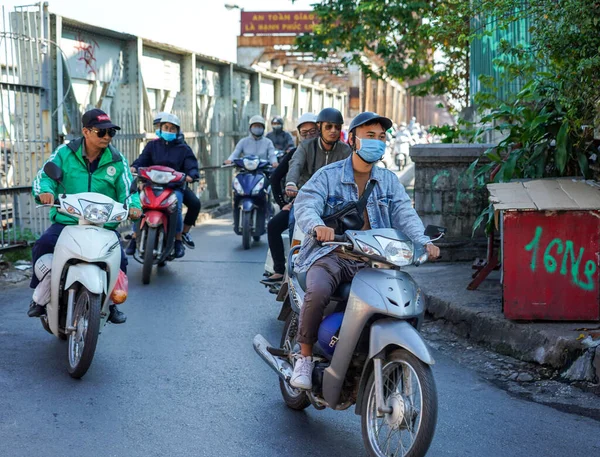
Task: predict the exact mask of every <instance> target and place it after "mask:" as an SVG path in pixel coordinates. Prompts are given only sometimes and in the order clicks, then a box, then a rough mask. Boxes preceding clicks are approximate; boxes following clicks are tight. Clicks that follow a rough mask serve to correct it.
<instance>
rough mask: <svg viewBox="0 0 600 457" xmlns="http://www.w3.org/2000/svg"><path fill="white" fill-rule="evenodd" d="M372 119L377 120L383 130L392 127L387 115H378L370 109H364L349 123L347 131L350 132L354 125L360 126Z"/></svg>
mask: <svg viewBox="0 0 600 457" xmlns="http://www.w3.org/2000/svg"><path fill="white" fill-rule="evenodd" d="M372 121H377V122H379V123H380V124H381V126H382V127H383V130H388V129H389V128H391V127H392V124H393V122H392V121H391V120H390V119H388V118H387V117H384V116H380V115H379V114H377V113H372V112H371V111H365V112H364V113H360V114H359V115H358V116H356V117H355V118H354V119H352V122H351V123H350V128H349V129H348V131H349V132H352V131H353V130H354V129H355V128H356V127H360V126H361V125H364V124H366V123H370V122H372Z"/></svg>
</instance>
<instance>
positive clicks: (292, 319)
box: [279, 313, 310, 411]
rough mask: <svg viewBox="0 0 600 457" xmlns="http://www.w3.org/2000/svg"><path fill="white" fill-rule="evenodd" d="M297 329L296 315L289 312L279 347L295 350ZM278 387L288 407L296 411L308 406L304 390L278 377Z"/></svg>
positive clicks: (308, 401)
mask: <svg viewBox="0 0 600 457" xmlns="http://www.w3.org/2000/svg"><path fill="white" fill-rule="evenodd" d="M297 331H298V315H297V314H296V313H290V315H289V316H288V318H287V320H286V321H285V326H284V327H283V333H282V334H281V347H282V348H283V349H287V350H288V351H291V350H294V351H295V350H296V348H294V346H296V345H297V343H296V332H297ZM298 349H299V348H298ZM279 389H280V390H281V395H282V397H283V401H284V402H285V404H286V405H287V406H288V408H291V409H295V410H296V411H302V410H304V409H306V408H308V407H309V406H310V399H309V398H308V395H306V392H304V391H302V390H299V389H295V388H293V387H292V386H290V384H289V383H287V382H285V381H284V380H283V379H281V378H279Z"/></svg>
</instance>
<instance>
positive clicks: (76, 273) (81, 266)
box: [64, 263, 107, 294]
mask: <svg viewBox="0 0 600 457" xmlns="http://www.w3.org/2000/svg"><path fill="white" fill-rule="evenodd" d="M76 282H78V283H80V284H81V285H83V286H84V287H85V288H86V289H87V290H89V291H90V292H91V293H93V294H101V293H104V294H106V293H107V290H106V289H107V280H106V271H104V270H102V269H101V268H100V267H99V266H98V265H93V264H91V263H78V264H76V265H71V266H70V267H69V270H68V271H67V278H66V280H65V287H64V289H65V290H68V289H70V288H71V286H72V285H73V284H75V283H76Z"/></svg>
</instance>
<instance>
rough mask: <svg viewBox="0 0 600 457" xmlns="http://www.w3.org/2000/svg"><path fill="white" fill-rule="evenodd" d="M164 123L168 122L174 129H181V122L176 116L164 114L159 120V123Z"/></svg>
mask: <svg viewBox="0 0 600 457" xmlns="http://www.w3.org/2000/svg"><path fill="white" fill-rule="evenodd" d="M165 122H169V123H171V124H173V125H174V126H175V127H177V129H180V128H181V121H180V120H179V118H178V117H177V116H175V115H174V114H165V115H164V116H163V117H162V118H161V119H160V123H161V124H164V123H165Z"/></svg>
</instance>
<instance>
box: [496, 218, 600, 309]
mask: <svg viewBox="0 0 600 457" xmlns="http://www.w3.org/2000/svg"><path fill="white" fill-rule="evenodd" d="M503 214H504V216H503V231H504V238H503V239H504V242H503V251H504V252H503V271H504V279H503V283H504V284H503V301H504V315H505V316H506V317H507V318H509V319H543V320H598V319H600V300H599V292H598V289H599V288H598V277H599V276H598V275H599V273H598V272H599V268H598V255H599V251H600V249H599V248H598V244H599V238H600V236H599V227H600V213H599V212H598V211H505V212H504V213H503Z"/></svg>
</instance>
